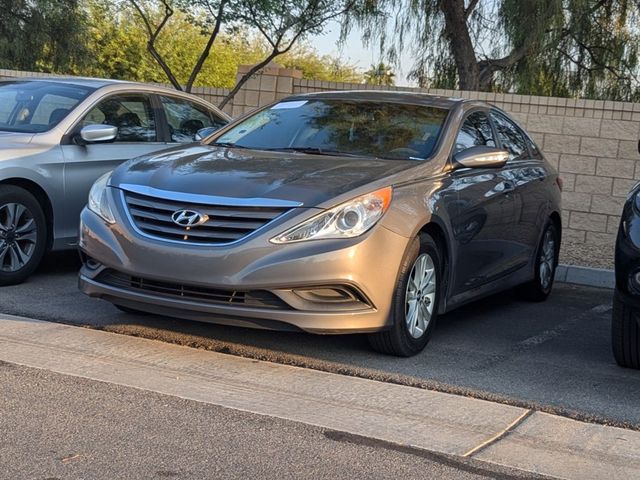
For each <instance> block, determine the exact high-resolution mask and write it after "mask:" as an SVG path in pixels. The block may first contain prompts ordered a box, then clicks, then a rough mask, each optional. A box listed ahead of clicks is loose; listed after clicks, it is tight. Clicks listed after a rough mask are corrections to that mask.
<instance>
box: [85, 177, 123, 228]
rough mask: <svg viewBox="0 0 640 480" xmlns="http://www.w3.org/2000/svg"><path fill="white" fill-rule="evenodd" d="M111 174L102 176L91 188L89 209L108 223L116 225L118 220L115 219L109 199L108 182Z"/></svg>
mask: <svg viewBox="0 0 640 480" xmlns="http://www.w3.org/2000/svg"><path fill="white" fill-rule="evenodd" d="M110 176H111V172H109V173H105V174H104V175H102V176H101V177H100V178H99V179H98V180H96V182H95V183H94V184H93V186H92V187H91V190H90V191H89V201H88V203H87V207H89V210H91V211H92V212H94V213H95V214H97V215H98V216H99V217H100V218H102V219H103V220H104V221H105V222H107V223H116V219H115V218H114V217H113V213H112V212H111V207H110V206H109V200H108V198H107V182H108V181H109V177H110Z"/></svg>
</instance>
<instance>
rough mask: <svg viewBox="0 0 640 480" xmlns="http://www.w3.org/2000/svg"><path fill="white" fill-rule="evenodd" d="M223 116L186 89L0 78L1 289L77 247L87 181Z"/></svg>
mask: <svg viewBox="0 0 640 480" xmlns="http://www.w3.org/2000/svg"><path fill="white" fill-rule="evenodd" d="M228 121H229V118H228V117H227V116H226V115H225V114H224V113H222V112H221V111H219V110H218V109H217V108H216V107H214V106H213V105H211V104H209V103H207V102H205V101H203V100H200V99H198V98H197V97H194V96H192V95H186V94H183V93H179V92H176V91H174V90H169V89H165V88H162V87H156V86H151V85H141V84H137V83H131V82H119V81H115V80H99V79H87V78H68V79H64V78H45V79H20V80H9V81H1V82H0V285H9V284H14V283H19V282H21V281H23V280H24V279H25V278H27V277H28V276H29V274H31V273H32V272H33V270H35V268H36V267H37V266H38V263H39V262H40V259H41V258H42V256H43V255H44V253H45V251H46V250H47V249H53V250H60V249H65V248H76V245H77V243H76V242H77V237H78V218H79V216H80V211H81V210H82V208H83V207H84V205H85V204H86V201H87V194H88V193H89V189H90V188H91V185H92V184H93V182H95V181H96V179H97V178H98V177H100V176H101V175H102V174H104V173H105V172H108V171H111V170H113V169H114V168H115V167H116V166H118V165H119V164H120V163H122V162H124V161H125V160H128V159H130V158H133V157H137V156H138V155H142V154H144V153H150V152H155V151H158V150H162V149H166V148H168V147H169V146H172V145H177V144H183V143H190V142H193V141H194V139H195V137H196V135H197V134H198V131H202V130H205V129H207V128H208V129H212V128H219V127H221V126H223V125H226V124H227V123H228Z"/></svg>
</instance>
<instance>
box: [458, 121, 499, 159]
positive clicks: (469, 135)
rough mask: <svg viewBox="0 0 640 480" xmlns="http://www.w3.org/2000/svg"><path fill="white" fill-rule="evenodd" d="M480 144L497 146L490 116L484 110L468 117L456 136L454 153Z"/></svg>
mask: <svg viewBox="0 0 640 480" xmlns="http://www.w3.org/2000/svg"><path fill="white" fill-rule="evenodd" d="M478 145H486V146H487V147H495V146H496V142H495V139H494V138H493V130H492V129H491V124H490V123H489V117H487V114H486V113H484V112H473V113H472V114H470V115H469V116H468V117H467V119H466V120H465V121H464V123H463V124H462V126H461V127H460V131H459V132H458V136H457V137H456V143H455V146H454V149H453V153H458V152H461V151H462V150H466V149H467V148H471V147H475V146H478Z"/></svg>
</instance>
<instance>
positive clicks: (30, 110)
mask: <svg viewBox="0 0 640 480" xmlns="http://www.w3.org/2000/svg"><path fill="white" fill-rule="evenodd" d="M93 91H94V89H92V88H88V87H81V86H78V85H69V84H66V83H55V82H41V81H31V82H0V131H5V132H21V133H38V132H44V131H46V130H49V129H51V128H53V127H55V126H56V125H57V124H58V123H59V122H60V121H61V120H62V119H63V118H64V117H66V116H67V114H68V113H69V112H70V111H71V110H72V109H73V108H75V106H76V105H78V103H80V102H81V101H82V100H84V99H85V98H86V97H87V96H88V95H89V94H90V93H91V92H93Z"/></svg>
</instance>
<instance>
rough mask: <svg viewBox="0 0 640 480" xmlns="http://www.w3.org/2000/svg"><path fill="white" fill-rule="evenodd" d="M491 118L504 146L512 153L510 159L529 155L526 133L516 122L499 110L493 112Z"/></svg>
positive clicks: (518, 158)
mask: <svg viewBox="0 0 640 480" xmlns="http://www.w3.org/2000/svg"><path fill="white" fill-rule="evenodd" d="M491 118H492V119H493V122H494V123H495V126H496V130H497V132H498V138H499V139H500V142H501V143H502V148H505V149H507V150H509V152H510V154H511V155H509V160H520V159H523V158H527V157H528V156H529V152H528V150H527V142H526V140H525V136H524V134H523V133H522V132H521V131H520V129H519V128H518V127H517V126H516V124H515V123H513V122H512V121H511V120H509V119H508V118H507V117H505V116H504V115H501V114H500V113H497V112H491Z"/></svg>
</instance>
